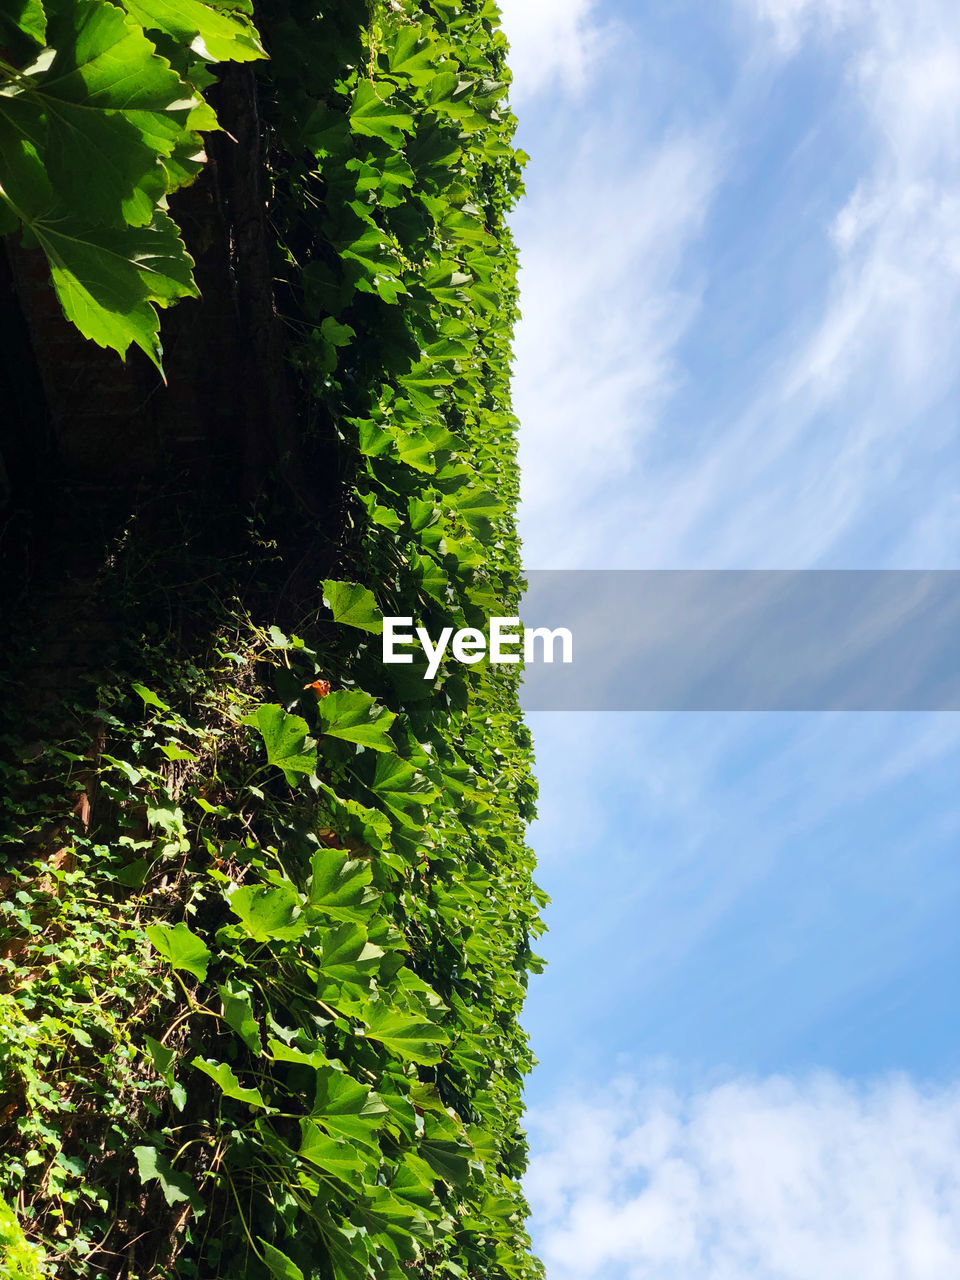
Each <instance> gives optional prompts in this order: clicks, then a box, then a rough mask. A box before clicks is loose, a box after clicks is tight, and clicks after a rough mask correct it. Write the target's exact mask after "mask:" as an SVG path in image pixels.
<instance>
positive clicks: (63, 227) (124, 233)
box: [25, 207, 199, 369]
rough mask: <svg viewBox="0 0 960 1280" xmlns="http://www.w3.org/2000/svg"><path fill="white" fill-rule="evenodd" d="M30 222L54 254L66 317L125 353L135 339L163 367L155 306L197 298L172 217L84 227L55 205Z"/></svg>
mask: <svg viewBox="0 0 960 1280" xmlns="http://www.w3.org/2000/svg"><path fill="white" fill-rule="evenodd" d="M25 225H26V226H27V227H28V229H29V230H30V231H31V232H32V233H33V235H34V236H35V237H36V240H37V242H38V243H39V245H40V247H41V248H42V249H43V251H44V253H46V255H47V257H48V259H49V260H50V267H51V276H52V279H53V286H54V288H55V289H56V292H57V297H58V298H59V299H60V305H61V306H62V307H63V312H64V315H65V316H66V317H67V319H68V320H71V321H72V322H73V323H74V324H75V325H76V326H77V328H78V329H79V330H80V332H81V333H82V334H83V336H84V337H85V338H91V339H92V340H93V341H94V342H96V343H97V345H98V346H101V347H112V348H113V349H114V350H115V351H117V352H118V353H119V354H120V355H121V356H126V353H127V350H128V349H129V347H130V345H131V343H134V344H136V346H138V347H139V348H140V350H141V351H143V352H144V353H145V354H146V355H147V356H149V358H150V359H151V360H152V361H153V363H154V364H155V365H156V366H157V368H158V369H159V368H160V367H161V363H160V361H161V355H162V350H161V346H160V339H159V333H160V322H159V320H158V318H157V312H156V309H155V308H156V307H157V306H161V307H165V306H168V305H169V304H170V303H171V302H174V301H176V300H177V299H179V298H191V297H193V298H195V297H198V296H199V294H198V290H197V287H196V285H195V284H194V282H193V259H192V258H191V257H190V255H189V254H188V253H187V251H186V249H185V248H184V245H183V242H182V241H181V239H180V236H179V233H178V231H177V228H176V225H175V223H174V222H173V221H172V220H171V219H170V218H169V217H167V215H166V214H165V213H160V212H158V213H156V214H155V215H154V219H153V222H152V223H151V224H150V226H148V227H83V226H79V225H77V224H76V223H75V222H73V221H72V220H71V218H70V217H69V215H66V214H65V213H64V212H63V211H62V210H59V209H58V208H56V207H55V208H53V209H51V210H49V211H48V212H46V213H44V214H43V216H42V217H36V218H33V219H29V220H27V221H26V224H25Z"/></svg>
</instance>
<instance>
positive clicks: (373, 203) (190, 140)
mask: <svg viewBox="0 0 960 1280" xmlns="http://www.w3.org/2000/svg"><path fill="white" fill-rule="evenodd" d="M2 16H3V17H4V19H5V20H6V22H7V27H8V30H7V31H6V32H5V34H4V40H5V41H6V47H5V48H4V49H3V51H2V53H0V156H2V159H0V208H2V207H3V206H4V205H5V207H6V212H5V215H0V216H6V219H7V221H6V223H3V224H2V227H3V230H5V231H11V230H13V229H14V227H15V226H16V227H19V228H21V229H22V230H23V232H24V234H25V237H26V239H27V241H28V242H33V243H35V244H37V245H39V246H40V247H41V248H42V249H43V250H44V252H45V253H46V254H47V256H48V258H49V260H50V264H51V269H52V276H53V282H54V286H55V288H56V290H57V293H58V295H59V297H60V299H61V301H62V304H63V308H64V311H65V313H66V314H67V315H68V317H69V318H70V319H72V320H73V321H74V322H75V323H76V324H77V326H78V327H79V328H80V329H81V331H82V332H83V333H84V334H85V335H86V336H88V337H90V338H92V339H94V340H95V341H96V342H98V343H100V344H101V345H106V346H112V347H113V348H115V349H116V350H117V351H118V352H120V353H121V354H122V353H124V352H125V351H126V350H127V348H128V347H129V345H130V344H131V343H134V344H136V345H137V346H139V347H141V348H142V349H143V350H144V351H145V352H146V353H147V354H148V355H149V356H150V357H151V359H154V360H155V361H159V359H160V347H159V342H158V332H159V329H158V321H157V315H156V310H155V308H156V307H157V306H161V307H163V306H166V305H168V304H169V303H171V302H173V301H175V300H176V299H177V298H179V297H182V296H186V295H189V294H190V293H191V292H192V291H193V290H194V285H193V283H192V277H191V262H190V258H189V256H188V254H187V252H186V250H185V248H184V246H183V243H182V241H181V239H180V236H179V235H178V231H177V227H176V223H175V221H174V218H173V217H171V207H170V206H168V201H167V198H168V196H169V195H170V194H171V193H172V192H173V191H175V190H176V189H177V188H178V187H179V186H181V185H183V184H184V183H186V182H188V181H189V180H190V178H191V177H192V176H193V174H194V173H195V172H196V170H197V168H198V167H199V166H200V165H201V164H202V161H203V156H202V144H201V139H200V138H199V131H203V130H209V129H213V128H215V127H216V121H215V117H214V115H213V111H212V108H211V106H210V105H209V104H208V102H207V101H205V100H204V98H203V96H202V95H203V92H204V91H205V90H209V88H210V86H211V85H214V73H215V70H216V63H217V62H218V61H221V60H234V61H243V60H256V61H257V64H258V67H259V68H261V70H260V103H261V111H262V120H263V123H262V139H263V157H264V166H265V176H266V178H267V180H268V183H269V192H270V202H269V209H270V221H271V227H272V230H273V233H274V236H275V244H274V260H273V267H272V270H273V275H274V277H275V281H276V286H275V287H276V298H277V305H278V307H279V310H280V313H281V315H282V317H283V320H284V324H285V329H286V334H287V339H286V341H287V359H288V361H289V362H290V365H291V367H292V369H293V370H294V371H295V377H296V381H297V387H298V396H297V409H298V414H299V424H298V433H299V441H300V443H299V446H298V449H299V456H300V457H301V458H302V459H303V465H304V466H305V467H308V466H310V465H316V462H317V459H320V460H321V461H322V463H323V464H324V465H327V466H330V467H332V468H333V469H334V470H335V472H336V480H337V486H336V489H337V498H336V504H337V524H338V533H337V538H336V554H335V556H334V557H333V558H332V562H331V563H330V564H329V565H328V571H329V576H328V577H327V578H326V579H325V580H324V581H323V583H322V585H321V583H320V582H319V581H318V582H317V583H316V585H315V591H316V596H317V598H318V599H317V602H316V605H317V607H316V609H315V610H314V611H313V613H311V612H310V611H306V612H305V613H304V618H303V625H302V626H297V627H296V634H294V630H293V629H292V628H290V627H288V626H286V624H285V626H286V631H287V634H285V633H284V631H281V630H280V629H279V628H278V627H277V626H276V625H270V624H269V621H268V620H267V619H265V618H258V617H253V616H251V614H250V613H249V612H247V611H246V610H245V609H244V608H242V607H241V606H240V605H239V604H238V602H237V600H236V599H235V598H234V599H221V598H218V600H217V605H216V627H215V628H214V632H215V634H214V638H213V641H212V642H211V644H210V645H209V647H208V648H206V649H205V650H204V653H203V654H202V655H199V654H197V655H194V659H195V660H194V661H186V660H185V657H184V653H183V649H182V642H181V641H177V642H174V639H172V638H170V637H167V636H165V635H164V634H163V632H162V629H161V630H159V631H158V629H157V628H156V627H155V626H153V629H152V630H150V631H149V632H147V631H144V633H143V634H142V635H140V636H138V637H137V643H136V644H135V645H134V646H132V647H131V648H130V649H128V650H127V651H126V652H125V654H124V656H123V657H122V659H121V658H118V659H117V660H116V661H115V662H113V663H112V664H111V666H110V668H109V669H108V670H104V671H101V672H98V673H97V675H96V679H95V681H94V683H95V685H96V689H95V694H96V703H97V709H96V711H95V714H94V719H95V723H96V742H97V747H96V751H95V753H94V758H93V763H92V764H91V751H90V749H89V732H90V722H89V717H86V718H85V713H84V714H81V712H80V711H79V710H78V712H77V715H76V716H75V718H74V722H75V725H76V739H75V740H74V741H68V740H66V739H64V740H63V741H61V742H59V743H50V742H47V744H46V749H45V751H44V752H43V753H42V754H39V753H38V752H37V750H36V747H35V745H33V746H28V745H25V744H24V743H23V742H22V740H20V739H18V738H17V736H16V735H10V737H9V738H8V743H7V745H8V747H11V750H10V752H9V760H8V763H7V764H6V765H5V766H4V769H5V790H6V792H7V793H8V795H9V796H12V797H15V801H16V802H15V804H12V805H11V806H10V807H11V815H10V816H11V817H12V827H11V830H12V836H11V837H10V838H9V841H8V846H7V847H8V848H11V849H15V850H19V852H18V853H15V854H14V855H12V856H11V858H10V860H9V861H8V866H7V874H6V875H4V876H3V877H2V879H0V912H2V915H0V921H2V932H0V966H2V969H0V973H2V976H3V977H4V979H5V980H4V981H3V982H2V985H0V1028H2V1042H0V1062H2V1067H3V1085H2V1096H0V1125H3V1126H5V1127H4V1128H3V1129H2V1130H0V1137H2V1138H3V1144H2V1153H0V1176H2V1185H3V1187H4V1189H5V1193H6V1194H7V1197H8V1199H9V1201H10V1203H11V1204H14V1202H15V1204H16V1208H17V1210H18V1216H19V1224H20V1228H22V1229H23V1231H25V1233H26V1239H24V1238H23V1237H22V1236H20V1235H19V1234H16V1233H17V1232H19V1228H17V1224H16V1222H15V1221H14V1220H13V1219H12V1217H10V1222H9V1224H8V1218H7V1217H0V1232H2V1231H6V1230H7V1229H8V1225H9V1230H10V1232H11V1233H14V1234H11V1235H10V1245H9V1250H8V1255H7V1257H6V1262H5V1263H4V1262H0V1274H3V1266H4V1265H6V1267H7V1272H8V1274H10V1275H19V1274H21V1271H18V1270H16V1268H17V1267H21V1268H23V1270H22V1274H24V1275H27V1274H34V1273H46V1272H48V1271H49V1272H54V1271H55V1273H56V1274H58V1275H76V1276H83V1277H87V1278H89V1280H93V1278H94V1277H99V1276H103V1277H106V1276H113V1275H125V1276H130V1277H134V1276H136V1277H137V1280H146V1277H147V1276H154V1275H157V1276H160V1275H165V1276H199V1277H202V1278H203V1280H213V1277H219V1276H222V1277H240V1276H244V1277H246V1276H249V1277H254V1280H256V1277H265V1276H268V1275H273V1276H277V1277H286V1278H288V1280H295V1278H296V1277H301V1276H309V1277H316V1278H317V1280H331V1277H335V1278H336V1280H363V1278H366V1277H369V1278H370V1280H374V1278H376V1280H381V1278H382V1280H386V1278H387V1277H395V1278H397V1280H399V1277H402V1276H406V1275H409V1274H411V1272H412V1273H414V1274H419V1275H423V1276H430V1277H440V1276H451V1277H471V1278H476V1280H480V1278H484V1280H486V1278H490V1280H502V1278H505V1277H512V1278H516V1280H521V1278H524V1280H525V1278H527V1277H532V1276H536V1275H538V1274H539V1273H540V1268H539V1264H538V1263H536V1261H535V1260H533V1259H532V1258H531V1256H530V1254H529V1241H528V1239H527V1236H526V1233H525V1230H524V1227H523V1220H524V1216H525V1212H526V1206H525V1204H524V1201H523V1197H522V1194H521V1191H520V1188H519V1181H518V1180H519V1178H520V1175H521V1174H522V1171H523V1167H524V1161H525V1150H526V1148H525V1142H524V1138H523V1134H522V1130H521V1128H520V1119H521V1109H522V1106H521V1086H522V1079H523V1075H524V1073H525V1072H526V1071H527V1070H528V1069H529V1066H530V1063H531V1059H530V1054H529V1050H528V1047H527V1044H526V1040H525V1037H524V1035H523V1033H522V1031H521V1029H520V1028H519V1025H518V1015H519V1011H520V1008H521V1004H522V1000H523V996H524V991H525V987H526V978H527V973H528V971H529V970H530V969H531V968H534V967H535V965H536V961H535V957H534V956H533V955H532V953H531V951H530V942H531V938H532V936H534V935H535V933H536V931H537V929H538V927H539V924H538V916H537V907H538V905H542V898H541V897H540V895H539V894H538V891H537V890H536V888H535V886H534V884H533V881H532V878H531V876H532V856H531V854H530V852H529V850H528V849H527V848H526V846H525V843H524V826H525V822H526V821H527V820H528V819H529V818H530V817H531V816H532V812H533V808H532V806H533V801H534V786H533V782H532V779H531V775H530V753H529V746H530V743H529V737H528V735H527V732H526V730H525V729H524V727H523V726H522V723H521V721H520V715H519V710H518V702H517V680H516V672H515V669H510V668H498V669H488V668H487V667H486V666H485V664H480V665H479V666H472V667H468V668H458V669H457V671H456V672H441V675H440V677H438V679H437V681H436V682H434V683H428V682H426V681H424V679H423V678H422V677H423V668H422V667H418V666H416V665H411V666H400V667H384V666H383V665H382V664H381V662H380V656H379V639H378V635H379V632H380V630H381V621H380V620H381V617H382V615H383V614H384V613H388V614H403V615H413V616H414V617H416V618H417V619H418V620H419V621H423V622H424V623H426V624H427V625H431V626H432V627H435V626H436V625H439V624H441V623H442V624H443V625H450V626H454V627H461V626H468V625H478V624H480V623H482V622H483V620H484V619H485V618H486V617H487V616H489V615H490V614H491V613H499V614H510V613H511V612H513V611H514V609H515V607H516V603H517V598H518V592H519V578H518V575H519V567H518V548H517V543H516V537H515V531H514V525H513V510H514V506H515V501H516V493H517V490H516V485H517V479H516V468H515V458H514V425H515V424H514V420H513V418H512V416H511V413H510V407H509V344H510V335H511V331H512V325H513V321H514V318H515V307H516V298H515V258H514V253H513V249H512V245H511V241H510V238H509V233H508V231H507V230H506V228H505V225H504V217H505V213H506V210H507V209H508V207H509V205H510V203H511V201H512V200H513V198H514V197H515V196H516V194H517V192H518V191H519V165H518V157H517V155H516V154H515V152H514V151H513V150H512V147H511V136H512V128H513V119H512V116H511V115H510V112H509V110H508V108H507V107H506V105H505V95H506V93H507V81H508V75H507V72H506V69H505V43H504V40H503V37H502V35H501V34H500V33H499V30H498V26H497V12H496V9H495V6H494V5H493V4H492V3H488V2H486V0H473V2H472V3H453V2H452V0H432V2H431V3H426V2H424V3H418V2H417V0H390V2H389V3H383V4H371V5H369V6H362V7H361V6H359V5H357V4H353V3H344V2H340V3H336V4H324V5H320V4H318V3H316V0H311V2H310V3H307V2H304V3H300V2H298V0H290V2H287V0H266V2H265V3H264V4H263V5H262V6H260V7H258V9H257V12H256V14H255V15H254V13H253V10H252V8H251V7H250V6H249V4H246V3H245V2H244V0H222V2H220V3H201V0H177V2H176V4H175V5H174V4H168V3H166V0H128V2H127V3H125V4H124V5H123V6H122V8H121V7H120V6H119V5H114V4H111V3H107V2H106V0H44V2H43V3H41V0H16V3H15V4H13V5H12V6H11V5H10V4H9V3H7V2H6V0H4V8H3V14H2ZM254 17H255V18H256V22H257V28H258V32H259V34H257V32H255V31H254V28H253V25H252V22H253V19H254ZM261 41H262V44H261ZM264 51H266V53H267V54H268V55H269V56H268V58H267V59H264V58H263V54H264ZM210 96H211V95H210V94H209V93H208V97H210ZM81 171H82V172H84V173H86V175H87V177H88V179H89V180H85V181H84V182H80V181H79V180H78V179H79V174H80V172H81ZM172 211H173V214H174V215H175V213H176V207H175V202H174V204H173V206H172ZM286 464H287V465H288V466H289V465H290V459H287V460H286ZM296 518H297V519H299V520H301V521H302V520H304V519H306V518H307V517H305V516H304V514H303V513H302V512H301V513H299V514H298V515H297V517H296ZM291 519H293V517H292V516H291ZM266 523H268V520H267V517H266V516H264V515H262V514H261V515H259V516H257V517H256V518H255V519H254V522H253V524H252V525H251V537H250V542H249V545H248V546H247V547H245V548H244V549H243V554H244V555H245V556H246V558H247V559H246V567H247V569H248V571H249V572H250V573H251V574H252V575H257V574H260V575H262V576H265V575H268V574H269V572H270V566H271V564H272V563H273V562H278V563H279V562H280V561H282V553H281V551H280V550H279V549H278V548H277V546H276V544H275V543H274V542H273V541H271V539H270V537H269V536H268V534H267V533H265V532H264V531H263V529H264V528H265V526H266ZM281 567H282V566H281ZM124 589H125V590H126V591H127V592H128V593H129V592H133V593H134V597H135V598H134V599H133V602H132V603H133V606H134V611H135V612H138V614H139V615H141V616H142V617H143V618H147V617H149V616H150V612H149V609H148V608H147V607H146V604H145V602H144V599H141V598H139V597H136V590H137V587H136V584H134V585H131V583H130V581H129V580H127V581H126V582H125V587H124ZM321 597H322V599H323V606H322V607H321V606H320V603H319V601H320V598H321ZM129 603H130V602H129V601H128V605H129ZM318 613H319V615H320V616H321V617H324V616H325V617H326V618H327V619H330V621H329V622H327V623H324V622H322V621H320V620H319V619H318V616H317V615H318ZM178 644H179V645H180V647H178ZM505 671H506V673H507V674H504V672H505ZM84 735H86V738H85V737H84ZM64 779H65V780H66V782H65V784H64ZM94 788H95V789H96V793H97V795H98V796H99V797H100V800H101V804H100V811H101V812H103V811H104V810H103V803H102V802H103V801H104V800H105V801H106V802H108V804H109V811H110V814H111V817H110V819H109V821H105V820H100V821H99V822H91V821H90V819H89V814H88V812H87V811H86V809H85V805H87V798H88V797H89V795H90V794H91V792H92V791H93V789H94ZM58 806H59V807H58ZM52 819H56V820H57V823H58V825H57V826H56V835H55V838H54V839H53V842H52V843H51V837H50V835H49V831H50V824H51V820H52ZM24 849H26V850H27V851H28V852H27V856H24V853H23V850H24ZM8 1217H9V1215H8ZM158 1230H159V1232H160V1235H161V1236H162V1240H161V1241H160V1242H156V1241H154V1242H153V1244H152V1245H151V1248H152V1253H151V1252H149V1251H148V1252H146V1253H145V1252H144V1250H143V1248H142V1247H141V1248H140V1251H139V1253H138V1252H137V1249H136V1248H135V1247H134V1246H133V1245H132V1244H131V1245H130V1247H129V1249H128V1250H127V1251H126V1253H124V1249H123V1247H121V1246H122V1242H123V1241H129V1240H135V1239H136V1238H137V1237H138V1233H139V1234H140V1235H143V1236H148V1237H149V1236H150V1233H151V1231H153V1232H154V1234H156V1233H157V1231H158ZM5 1239H6V1237H5V1236H4V1235H3V1234H0V1241H3V1240H5ZM31 1242H39V1244H40V1245H41V1246H42V1255H43V1257H42V1259H41V1261H40V1262H38V1261H37V1255H36V1251H35V1250H34V1249H33V1248H32V1245H31ZM14 1250H16V1251H17V1252H16V1254H15V1252H14ZM43 1258H45V1261H44V1260H43ZM16 1259H20V1260H19V1261H18V1260H16ZM131 1259H133V1262H131ZM28 1267H30V1268H33V1271H30V1270H27V1269H26V1268H28ZM41 1267H42V1269H43V1270H42V1272H41V1270H40V1268H41Z"/></svg>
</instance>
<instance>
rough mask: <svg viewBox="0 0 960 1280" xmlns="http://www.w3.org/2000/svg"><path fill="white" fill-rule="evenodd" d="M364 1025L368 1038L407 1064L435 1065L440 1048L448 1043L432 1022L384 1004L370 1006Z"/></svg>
mask: <svg viewBox="0 0 960 1280" xmlns="http://www.w3.org/2000/svg"><path fill="white" fill-rule="evenodd" d="M366 1023H367V1038H368V1039H370V1040H379V1041H380V1043H381V1044H382V1045H384V1046H385V1047H386V1048H387V1049H389V1050H391V1052H393V1053H396V1054H398V1055H399V1056H400V1057H401V1058H404V1059H405V1060H406V1061H408V1062H420V1063H423V1064H424V1065H425V1066H433V1065H435V1064H436V1063H438V1062H439V1061H440V1059H441V1057H442V1056H443V1055H442V1053H441V1048H443V1047H445V1046H446V1045H447V1044H449V1042H450V1037H449V1036H448V1035H447V1033H446V1032H445V1031H444V1030H443V1029H442V1028H441V1027H438V1026H436V1024H435V1023H433V1022H428V1021H427V1020H426V1018H421V1017H418V1016H416V1015H414V1014H409V1013H403V1012H400V1011H398V1010H396V1009H391V1008H389V1007H388V1006H386V1005H380V1004H377V1005H373V1007H372V1008H371V1009H370V1012H369V1014H368V1016H367V1019H366Z"/></svg>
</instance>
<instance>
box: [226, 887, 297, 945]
mask: <svg viewBox="0 0 960 1280" xmlns="http://www.w3.org/2000/svg"><path fill="white" fill-rule="evenodd" d="M227 901H228V902H229V904H230V910H231V911H232V912H233V913H234V915H236V916H238V917H239V919H240V923H241V924H242V925H243V928H244V929H245V930H246V932H247V933H248V934H249V935H250V937H251V938H254V939H256V941H257V942H269V941H271V940H274V939H276V940H279V941H286V940H289V939H291V938H299V937H300V936H301V935H302V934H303V933H304V932H305V931H306V928H307V921H306V920H305V919H304V917H303V915H302V913H301V910H300V895H299V893H297V890H296V889H295V887H294V886H293V885H292V884H290V883H289V882H287V883H285V884H280V885H265V884H255V885H243V886H242V887H241V888H239V889H234V890H233V892H232V893H231V894H230V896H229V898H228V899H227Z"/></svg>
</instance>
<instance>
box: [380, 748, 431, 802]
mask: <svg viewBox="0 0 960 1280" xmlns="http://www.w3.org/2000/svg"><path fill="white" fill-rule="evenodd" d="M370 785H371V789H372V790H373V791H374V792H375V793H376V794H377V795H378V796H379V797H380V799H381V800H382V801H383V802H384V804H386V805H387V806H388V807H389V808H390V809H391V810H392V811H393V812H394V813H397V814H400V815H401V816H403V815H409V813H410V812H413V813H418V812H419V807H420V806H421V805H423V804H427V803H428V802H429V801H431V800H433V799H435V798H436V795H437V789H436V787H434V785H433V783H432V782H430V781H429V779H428V778H425V777H424V775H423V774H422V773H420V772H419V771H418V770H417V769H415V768H414V767H413V765H412V764H410V763H409V761H407V760H401V759H400V757H399V756H396V755H379V756H377V767H376V770H375V771H374V775H373V781H372V783H371V784H370Z"/></svg>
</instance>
